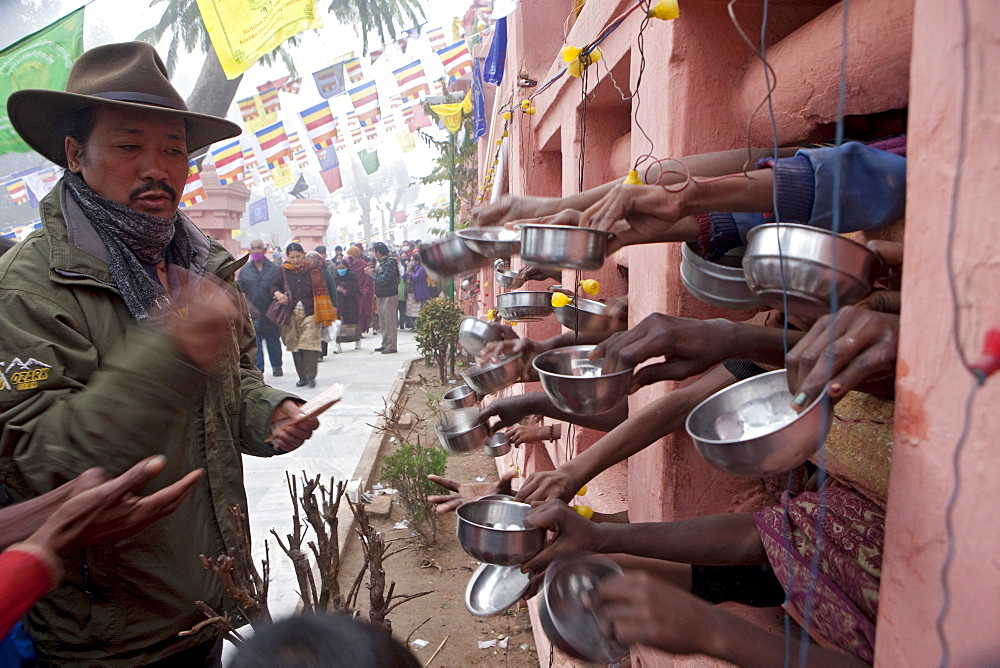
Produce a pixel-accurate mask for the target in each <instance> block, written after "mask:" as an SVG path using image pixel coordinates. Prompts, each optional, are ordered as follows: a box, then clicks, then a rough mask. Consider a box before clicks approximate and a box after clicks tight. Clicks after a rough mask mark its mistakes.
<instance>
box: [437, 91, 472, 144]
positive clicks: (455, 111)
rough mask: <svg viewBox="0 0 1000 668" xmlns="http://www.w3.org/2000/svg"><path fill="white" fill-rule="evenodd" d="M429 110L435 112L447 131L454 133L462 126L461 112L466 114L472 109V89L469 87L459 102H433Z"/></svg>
mask: <svg viewBox="0 0 1000 668" xmlns="http://www.w3.org/2000/svg"><path fill="white" fill-rule="evenodd" d="M431 111H433V112H434V113H435V114H437V117H438V118H440V119H441V122H442V123H444V126H445V127H446V128H447V129H448V132H450V133H451V134H455V133H456V132H458V129H459V128H460V127H462V114H463V112H464V113H466V114H468V113H469V112H471V111H472V89H471V88H470V89H469V92H468V93H466V94H465V99H464V100H462V101H461V102H456V103H454V104H434V105H431Z"/></svg>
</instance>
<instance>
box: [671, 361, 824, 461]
mask: <svg viewBox="0 0 1000 668" xmlns="http://www.w3.org/2000/svg"><path fill="white" fill-rule="evenodd" d="M791 402H792V395H791V392H789V391H788V375H787V373H786V371H785V369H778V370H777V371H771V372H769V373H763V374H760V375H759V376H754V377H753V378H747V379H746V380H743V381H740V382H739V383H736V384H735V385H730V386H729V387H727V388H725V389H723V390H719V391H718V392H716V393H715V394H713V395H712V396H710V397H709V398H708V399H705V400H704V401H703V402H701V403H700V404H698V405H697V406H695V408H694V410H692V411H691V413H690V414H688V417H687V421H686V422H685V425H684V426H685V427H686V428H687V432H688V434H690V435H691V438H692V439H693V440H694V444H695V447H696V448H697V449H698V453H699V454H701V456H702V457H704V458H705V460H706V461H707V462H708V463H709V464H711V465H712V466H714V467H716V468H718V469H721V470H723V471H726V472H727V473H732V474H734V475H743V476H750V477H753V478H761V477H766V476H772V475H778V474H779V473H784V472H786V471H790V470H791V469H793V468H795V467H796V466H799V465H801V464H802V463H804V462H805V461H806V460H807V459H809V457H811V456H812V454H813V453H814V452H816V450H817V449H818V448H819V446H820V444H821V443H822V442H823V440H824V439H825V438H826V435H827V432H828V431H829V430H830V423H831V421H832V420H833V408H832V406H831V405H830V402H829V399H828V398H827V394H826V391H825V390H824V391H823V393H822V394H821V395H820V396H819V397H817V398H816V400H815V401H813V402H812V403H811V404H809V406H807V407H806V408H805V410H803V411H802V412H801V413H796V412H795V411H794V410H792V408H791Z"/></svg>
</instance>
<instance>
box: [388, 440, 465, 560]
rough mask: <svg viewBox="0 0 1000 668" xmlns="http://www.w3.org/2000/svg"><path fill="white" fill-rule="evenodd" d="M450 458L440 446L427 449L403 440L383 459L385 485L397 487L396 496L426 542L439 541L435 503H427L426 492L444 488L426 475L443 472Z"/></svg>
mask: <svg viewBox="0 0 1000 668" xmlns="http://www.w3.org/2000/svg"><path fill="white" fill-rule="evenodd" d="M447 460H448V453H447V452H445V451H444V450H443V449H441V448H439V447H437V446H431V447H429V448H425V447H422V446H420V445H414V444H412V443H403V444H402V445H400V446H399V448H398V449H397V450H396V451H395V452H394V453H392V454H391V455H386V457H385V458H384V459H383V460H382V470H381V476H380V477H381V480H382V482H383V484H388V485H389V486H391V487H394V488H395V489H396V493H397V496H396V498H397V499H398V500H399V502H400V503H401V504H402V505H403V508H404V510H406V513H407V515H408V516H409V517H408V519H409V520H410V525H411V526H412V527H413V528H414V529H415V530H416V531H417V532H418V533H419V534H420V536H421V538H422V539H423V540H424V543H425V544H427V545H433V544H434V543H435V541H436V540H437V514H436V513H435V512H434V506H433V504H430V503H428V502H427V495H428V494H437V493H439V492H440V491H441V489H440V488H439V487H438V486H437V485H435V484H434V483H432V482H431V481H430V480H428V479H427V475H428V474H430V473H433V474H434V475H443V474H444V467H445V464H446V462H447Z"/></svg>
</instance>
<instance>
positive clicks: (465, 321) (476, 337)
mask: <svg viewBox="0 0 1000 668" xmlns="http://www.w3.org/2000/svg"><path fill="white" fill-rule="evenodd" d="M501 339H503V332H501V331H500V330H499V329H497V328H496V327H494V326H493V325H491V324H490V323H488V322H486V321H485V320H480V319H479V318H476V317H473V316H471V315H467V316H465V317H463V318H462V319H461V320H460V321H459V323H458V342H459V343H460V344H462V347H463V348H464V349H465V350H466V352H468V353H470V354H472V355H478V354H479V353H481V352H482V351H483V348H485V347H486V344H487V343H492V342H494V341H500V340H501Z"/></svg>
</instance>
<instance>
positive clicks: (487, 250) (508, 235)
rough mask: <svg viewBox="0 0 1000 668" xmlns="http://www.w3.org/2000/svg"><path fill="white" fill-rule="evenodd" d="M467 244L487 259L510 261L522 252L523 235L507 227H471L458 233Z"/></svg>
mask: <svg viewBox="0 0 1000 668" xmlns="http://www.w3.org/2000/svg"><path fill="white" fill-rule="evenodd" d="M455 234H457V235H458V236H460V237H462V239H463V240H464V241H465V244H466V245H467V246H468V247H469V248H471V249H472V250H474V251H475V252H477V253H479V254H480V255H485V256H486V257H498V258H506V259H509V258H510V256H511V255H514V254H516V253H519V252H520V251H521V233H520V232H518V231H517V230H508V229H507V228H505V227H470V228H467V229H464V230H459V231H458V232H456V233H455Z"/></svg>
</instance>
